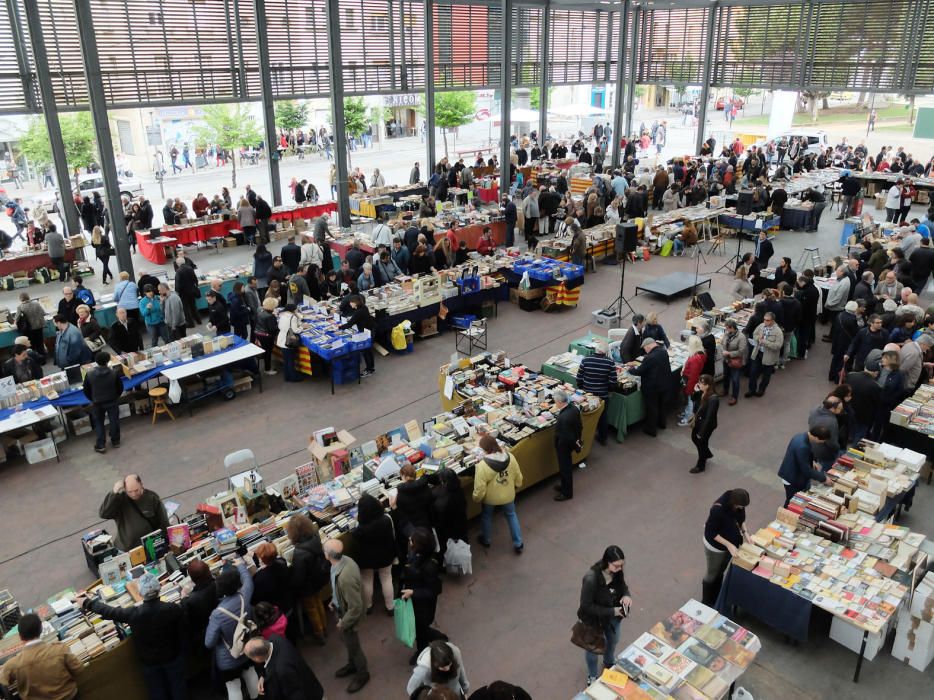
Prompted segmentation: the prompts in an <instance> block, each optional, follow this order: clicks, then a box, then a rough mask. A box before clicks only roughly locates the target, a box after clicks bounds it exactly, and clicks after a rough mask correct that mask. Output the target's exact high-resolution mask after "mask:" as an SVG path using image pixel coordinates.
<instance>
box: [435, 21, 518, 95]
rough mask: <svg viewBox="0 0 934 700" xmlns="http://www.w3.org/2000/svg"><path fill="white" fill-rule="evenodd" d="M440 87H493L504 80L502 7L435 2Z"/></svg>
mask: <svg viewBox="0 0 934 700" xmlns="http://www.w3.org/2000/svg"><path fill="white" fill-rule="evenodd" d="M432 7H433V16H432V20H433V22H434V36H435V42H434V52H435V55H434V59H435V76H434V85H435V89H437V90H445V89H466V88H481V87H493V86H496V85H498V84H499V83H500V82H501V77H500V76H501V70H500V69H501V63H502V56H503V43H502V35H501V34H502V14H503V13H502V8H501V7H499V6H495V5H494V6H487V5H471V4H467V3H457V4H453V5H440V4H436V5H433V6H432Z"/></svg>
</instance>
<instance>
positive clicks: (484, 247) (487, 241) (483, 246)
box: [477, 226, 496, 255]
mask: <svg viewBox="0 0 934 700" xmlns="http://www.w3.org/2000/svg"><path fill="white" fill-rule="evenodd" d="M495 250H496V241H494V240H493V229H491V228H490V227H489V226H484V227H483V235H482V236H480V241H479V242H478V243H477V252H478V253H480V255H493V253H494V251H495Z"/></svg>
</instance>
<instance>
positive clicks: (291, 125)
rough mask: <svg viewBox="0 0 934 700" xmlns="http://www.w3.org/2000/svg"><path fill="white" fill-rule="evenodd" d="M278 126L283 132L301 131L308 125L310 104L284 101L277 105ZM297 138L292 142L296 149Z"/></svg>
mask: <svg viewBox="0 0 934 700" xmlns="http://www.w3.org/2000/svg"><path fill="white" fill-rule="evenodd" d="M275 109H276V126H277V127H279V128H280V129H281V130H283V131H286V132H289V131H296V130H298V129H301V128H302V127H303V126H305V125H306V124H307V123H308V103H307V102H296V101H295V100H284V101H282V102H276V103H275ZM294 139H295V137H294V136H291V137H290V140H291V142H292V145H293V147H294V145H295V141H294Z"/></svg>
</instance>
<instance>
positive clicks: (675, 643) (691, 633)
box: [584, 600, 762, 700]
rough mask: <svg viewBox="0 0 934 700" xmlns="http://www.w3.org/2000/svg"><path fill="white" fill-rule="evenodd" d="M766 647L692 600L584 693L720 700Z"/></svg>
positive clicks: (603, 699)
mask: <svg viewBox="0 0 934 700" xmlns="http://www.w3.org/2000/svg"><path fill="white" fill-rule="evenodd" d="M761 648H762V645H761V643H760V642H759V638H758V637H756V636H755V635H754V634H752V633H751V632H750V631H749V630H747V629H745V628H744V627H740V626H739V625H737V624H736V623H735V622H733V621H732V620H730V619H729V618H726V617H724V616H723V615H721V614H719V613H718V612H717V611H716V610H714V609H713V608H709V607H707V606H706V605H703V604H701V603H699V602H697V601H696V600H690V601H688V602H687V603H685V604H684V605H683V606H682V607H681V609H680V610H678V611H677V612H675V613H674V614H673V615H672V616H671V617H669V618H668V619H666V620H662V621H661V622H659V623H657V624H656V625H655V626H654V627H652V629H651V630H650V631H649V632H646V633H645V634H643V635H642V636H640V637H639V638H638V639H637V640H636V641H635V642H633V643H632V644H630V645H629V646H628V647H626V648H625V649H624V650H623V651H622V652H621V653H620V654H619V655H618V656H617V659H616V665H615V666H614V667H613V668H612V669H608V670H607V671H606V672H604V674H603V675H602V676H601V677H600V678H599V679H597V680H596V681H595V682H594V683H593V684H591V686H590V687H589V688H587V690H586V691H584V692H585V693H586V695H587V696H588V697H590V698H593V699H594V700H616V698H638V699H639V700H642V699H645V698H668V697H671V698H676V699H677V700H702V699H704V698H720V697H723V695H724V694H725V693H726V692H727V690H728V689H729V687H730V685H731V684H732V683H733V682H734V681H736V679H737V678H739V677H740V676H741V675H742V674H743V672H744V671H745V670H746V669H747V668H748V667H749V665H750V664H751V663H752V661H753V659H755V657H756V654H757V653H758V652H759V650H760V649H761Z"/></svg>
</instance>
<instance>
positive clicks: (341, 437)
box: [308, 430, 356, 462]
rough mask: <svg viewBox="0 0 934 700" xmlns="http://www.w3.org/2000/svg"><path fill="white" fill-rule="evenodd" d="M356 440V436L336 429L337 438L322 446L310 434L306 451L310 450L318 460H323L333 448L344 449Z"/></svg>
mask: <svg viewBox="0 0 934 700" xmlns="http://www.w3.org/2000/svg"><path fill="white" fill-rule="evenodd" d="M355 441H356V438H355V437H354V436H353V435H351V434H350V433H348V432H347V431H346V430H338V431H337V440H335V441H334V442H332V443H331V444H330V445H328V446H327V447H322V446H321V445H319V444H318V441H317V440H315V438H314V435H312V436H311V438H310V439H309V443H308V451H309V452H311V454H312V456H313V457H314V458H315V459H316V460H318V461H319V462H324V461H325V460H327V459H328V455H330V454H331V453H332V452H334V451H335V450H345V449H347V447H348V446H349V445H350V444H351V443H353V442H355Z"/></svg>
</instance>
